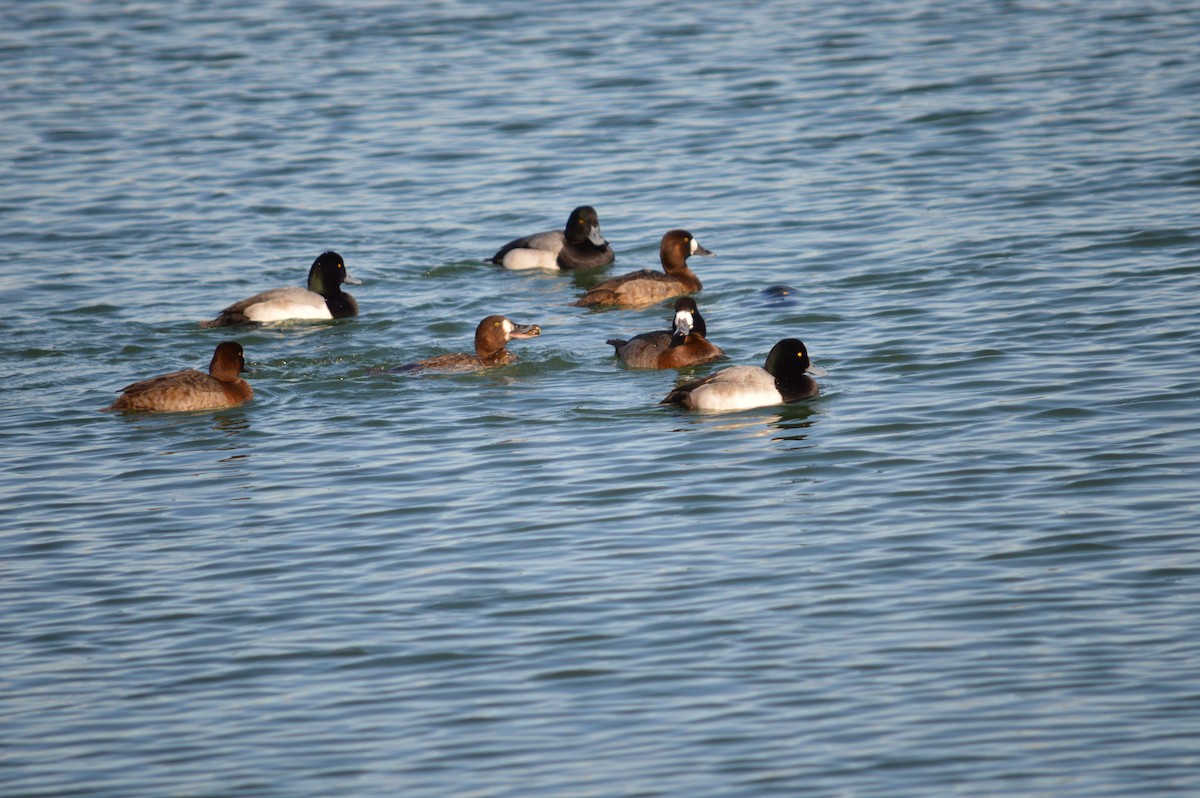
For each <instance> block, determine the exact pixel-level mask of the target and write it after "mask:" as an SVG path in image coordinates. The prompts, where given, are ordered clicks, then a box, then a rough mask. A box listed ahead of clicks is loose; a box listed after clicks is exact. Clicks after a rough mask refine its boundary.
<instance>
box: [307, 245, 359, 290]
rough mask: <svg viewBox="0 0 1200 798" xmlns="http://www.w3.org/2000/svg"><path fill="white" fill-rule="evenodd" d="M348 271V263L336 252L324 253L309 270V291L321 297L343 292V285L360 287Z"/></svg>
mask: <svg viewBox="0 0 1200 798" xmlns="http://www.w3.org/2000/svg"><path fill="white" fill-rule="evenodd" d="M359 282H360V281H358V280H355V279H354V278H353V277H351V276H350V273H349V272H347V271H346V263H345V261H343V260H342V256H341V255H339V254H337V253H336V252H332V251H331V252H322V253H321V254H320V255H318V256H317V259H316V260H314V261H313V265H312V267H311V268H310V269H309V270H308V290H309V291H312V292H313V293H316V294H320V295H321V296H329V295H331V294H335V293H339V292H340V291H341V285H342V283H350V284H351V285H358V284H359Z"/></svg>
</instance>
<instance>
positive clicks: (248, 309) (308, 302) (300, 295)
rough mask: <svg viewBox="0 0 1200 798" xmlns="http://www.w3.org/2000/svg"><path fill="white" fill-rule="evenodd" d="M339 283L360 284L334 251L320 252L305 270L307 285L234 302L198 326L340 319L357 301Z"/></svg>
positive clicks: (351, 313) (352, 311)
mask: <svg viewBox="0 0 1200 798" xmlns="http://www.w3.org/2000/svg"><path fill="white" fill-rule="evenodd" d="M342 283H350V284H351V285H361V284H362V282H361V281H360V280H356V279H354V278H353V277H351V276H350V274H349V273H348V272H347V271H346V262H345V261H343V260H342V256H341V255H339V254H337V253H336V252H322V253H321V254H320V255H318V256H317V259H316V260H314V261H313V264H312V266H311V267H310V268H309V270H308V288H300V287H299V286H295V285H285V286H283V287H282V288H272V289H270V290H269V291H263V292H262V293H260V294H255V295H254V296H252V297H249V298H248V299H243V300H242V301H241V302H235V303H234V304H232V305H230V306H229V307H227V308H225V309H224V310H222V311H221V315H219V316H217V317H216V318H215V319H212V320H211V321H202V322H200V326H201V327H229V326H231V325H235V324H263V323H267V322H272V321H288V320H290V319H313V320H316V319H343V318H346V317H347V316H357V315H358V302H356V301H355V300H354V297H352V296H350V295H349V294H347V293H346V292H345V291H343V290H342Z"/></svg>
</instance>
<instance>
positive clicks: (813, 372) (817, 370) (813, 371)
mask: <svg viewBox="0 0 1200 798" xmlns="http://www.w3.org/2000/svg"><path fill="white" fill-rule="evenodd" d="M804 373H805V374H808V375H810V376H812V377H828V376H829V372H828V371H826V370H825V369H823V368H821V367H820V366H818V365H817V364H816V363H809V364H808V368H806V369H805V370H804Z"/></svg>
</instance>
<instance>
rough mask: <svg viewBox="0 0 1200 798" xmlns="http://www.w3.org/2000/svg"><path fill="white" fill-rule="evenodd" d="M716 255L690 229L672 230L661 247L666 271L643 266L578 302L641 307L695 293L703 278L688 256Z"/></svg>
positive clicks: (659, 250) (596, 287)
mask: <svg viewBox="0 0 1200 798" xmlns="http://www.w3.org/2000/svg"><path fill="white" fill-rule="evenodd" d="M713 254H715V253H713V252H711V251H709V250H707V249H705V248H704V247H702V246H700V242H699V241H697V240H696V239H695V237H694V236H693V235H692V234H691V233H689V232H688V231H687V230H669V231H668V232H667V233H666V235H664V236H663V237H662V242H661V243H660V244H659V247H658V257H659V260H661V261H662V265H663V271H661V272H656V271H653V270H652V269H642V270H641V271H638V272H630V273H629V274H623V275H621V276H620V277H614V278H612V279H611V280H605V281H604V282H602V283H600V284H599V285H597V286H595V287H593V288H592V289H591V290H590V291H588V292H587V293H586V294H584V295H583V296H582V297H581V298H580V299H579V301H578V302H575V303H574V304H575V306H576V307H581V308H586V307H591V306H593V305H616V306H618V307H623V308H640V307H646V306H648V305H653V304H655V303H657V302H662V301H664V300H667V299H671V298H672V297H676V296H679V295H680V294H694V293H696V292H697V291H699V290H700V289H701V288H702V287H703V286H701V285H700V278H699V277H697V276H696V274H695V273H694V272H693V271H692V270H691V269H689V268H688V265H687V259H688V258H689V257H691V256H692V255H713Z"/></svg>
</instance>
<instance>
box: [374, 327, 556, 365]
mask: <svg viewBox="0 0 1200 798" xmlns="http://www.w3.org/2000/svg"><path fill="white" fill-rule="evenodd" d="M541 334H542V328H541V327H539V326H538V325H536V324H517V323H516V322H514V321H513V320H512V319H510V318H508V317H507V316H500V315H493V316H488V317H487V318H486V319H484V320H483V321H481V322H479V325H478V326H477V327H476V328H475V354H473V355H470V354H467V353H466V352H455V353H454V354H449V355H438V356H437V357H431V358H428V359H426V360H421V361H419V362H417V363H408V364H405V365H403V366H396V367H395V368H391V369H387V371H388V372H389V373H392V374H397V373H401V372H406V371H417V370H420V369H434V370H437V371H475V370H477V369H486V368H494V367H495V366H506V365H508V364H509V363H516V362H517V360H518V358H517V356H516V355H514V354H513V353H512V352H509V351H508V350H507V349H506V348H505V344H507V343H508V342H509V341H511V340H512V339H514V338H536V337H537V336H539V335H541Z"/></svg>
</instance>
